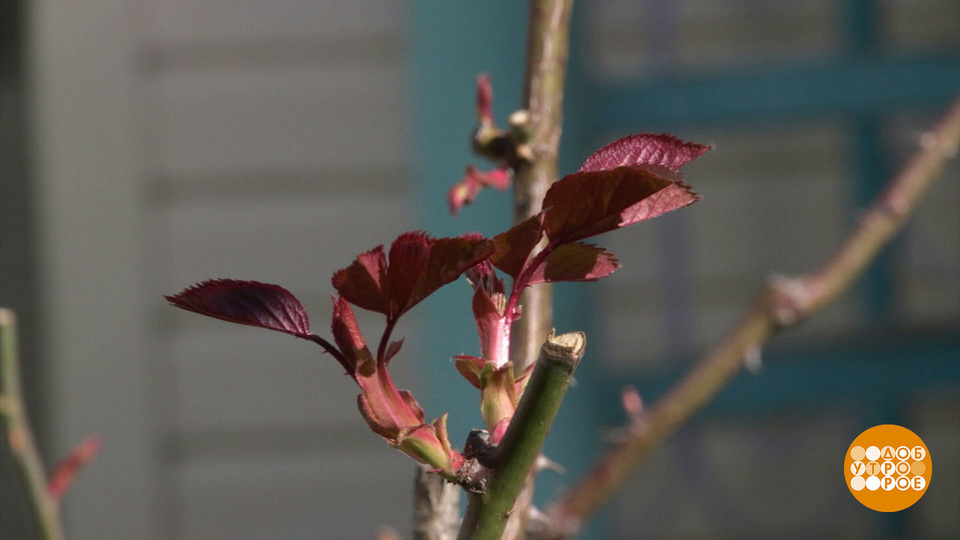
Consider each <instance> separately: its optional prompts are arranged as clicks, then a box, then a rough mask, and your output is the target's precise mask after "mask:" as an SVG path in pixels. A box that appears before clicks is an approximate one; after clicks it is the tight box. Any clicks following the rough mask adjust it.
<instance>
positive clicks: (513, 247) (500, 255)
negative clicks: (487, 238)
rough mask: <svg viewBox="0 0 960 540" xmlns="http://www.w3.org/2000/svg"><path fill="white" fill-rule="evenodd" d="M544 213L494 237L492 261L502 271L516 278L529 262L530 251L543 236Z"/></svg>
mask: <svg viewBox="0 0 960 540" xmlns="http://www.w3.org/2000/svg"><path fill="white" fill-rule="evenodd" d="M543 219H544V213H543V212H540V213H539V214H537V215H535V216H533V217H531V218H529V219H526V220H524V221H523V222H521V223H518V224H516V225H514V226H513V227H511V228H510V229H508V230H506V231H504V232H502V233H500V234H498V235H496V236H494V237H493V247H494V250H493V255H491V256H490V261H491V262H492V263H493V264H494V265H495V266H496V267H497V268H499V269H500V270H501V271H503V272H504V273H506V274H507V275H509V276H511V277H513V278H514V279H516V277H517V275H519V274H520V270H522V269H523V264H524V263H525V262H527V258H528V257H529V256H530V252H531V251H533V248H535V247H536V246H537V243H538V242H540V239H541V238H542V237H543Z"/></svg>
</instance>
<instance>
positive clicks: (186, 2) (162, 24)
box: [147, 0, 403, 44]
mask: <svg viewBox="0 0 960 540" xmlns="http://www.w3.org/2000/svg"><path fill="white" fill-rule="evenodd" d="M148 11H149V13H150V16H149V20H148V25H147V27H148V29H149V30H148V36H149V38H150V39H152V40H154V41H156V42H159V43H161V44H177V43H182V42H184V41H187V42H216V41H244V42H247V41H261V40H276V39H290V38H304V37H306V38H312V37H316V36H334V37H363V36H370V35H378V34H390V33H400V25H399V24H398V21H399V20H400V19H402V16H403V2H401V1H400V0H370V1H364V2H342V1H337V0H275V1H271V2H263V1H258V0H153V1H152V2H150V5H149V7H148Z"/></svg>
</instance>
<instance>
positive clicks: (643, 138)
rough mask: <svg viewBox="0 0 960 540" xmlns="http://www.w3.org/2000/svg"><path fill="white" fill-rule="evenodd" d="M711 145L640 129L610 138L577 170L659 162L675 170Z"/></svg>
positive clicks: (607, 169) (605, 168)
mask: <svg viewBox="0 0 960 540" xmlns="http://www.w3.org/2000/svg"><path fill="white" fill-rule="evenodd" d="M711 148H713V147H712V146H709V145H703V144H696V143H688V142H683V141H682V140H680V139H678V138H676V137H674V136H672V135H666V134H656V135H655V134H651V133H641V134H639V135H630V136H629V137H624V138H622V139H620V140H617V141H614V142H612V143H610V144H608V145H607V146H604V147H603V148H601V149H600V150H597V151H596V152H594V154H593V155H592V156H590V157H589V158H587V161H586V162H584V164H583V166H582V167H580V171H579V172H593V171H609V170H610V169H615V168H617V167H634V166H643V165H659V166H661V167H666V168H667V169H670V170H672V171H677V170H679V169H680V167H682V166H683V165H685V164H687V163H689V162H690V161H693V160H694V159H696V158H698V157H700V156H701V155H703V154H704V153H705V152H707V151H708V150H710V149H711Z"/></svg>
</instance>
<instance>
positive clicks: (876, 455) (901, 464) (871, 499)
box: [843, 424, 933, 512]
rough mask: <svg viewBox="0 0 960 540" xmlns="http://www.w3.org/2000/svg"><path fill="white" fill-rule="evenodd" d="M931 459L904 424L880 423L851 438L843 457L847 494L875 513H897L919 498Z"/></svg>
mask: <svg viewBox="0 0 960 540" xmlns="http://www.w3.org/2000/svg"><path fill="white" fill-rule="evenodd" d="M932 472H933V462H932V461H931V460H930V451H929V450H927V445H926V444H924V443H923V440H921V439H920V437H918V436H917V434H916V433H914V432H912V431H910V430H909V429H907V428H905V427H900V426H896V425H893V424H884V425H881V426H875V427H872V428H870V429H868V430H866V431H864V432H863V433H861V434H860V436H858V437H857V438H856V439H854V441H853V444H851V445H850V448H849V449H848V450H847V455H846V457H845V458H844V460H843V475H844V478H846V480H847V487H848V488H850V493H853V496H854V497H856V498H857V500H858V501H860V503H861V504H863V505H864V506H866V507H867V508H870V509H872V510H876V511H878V512H899V511H900V510H903V509H904V508H908V507H910V506H911V505H913V503H915V502H917V501H919V500H920V497H923V494H924V493H925V492H926V491H927V487H928V486H929V485H930V474H931V473H932Z"/></svg>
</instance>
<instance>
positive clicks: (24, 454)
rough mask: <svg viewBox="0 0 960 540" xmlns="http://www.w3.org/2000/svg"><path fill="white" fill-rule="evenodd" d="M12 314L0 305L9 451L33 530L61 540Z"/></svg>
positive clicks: (1, 396)
mask: <svg viewBox="0 0 960 540" xmlns="http://www.w3.org/2000/svg"><path fill="white" fill-rule="evenodd" d="M16 325H17V320H16V316H15V315H14V313H13V312H12V311H10V310H8V309H3V308H0V416H2V417H3V421H4V435H5V436H6V437H7V441H8V443H9V445H10V453H11V455H12V457H13V462H14V465H15V467H16V469H17V473H18V475H19V476H20V481H21V482H22V483H23V487H24V489H25V490H26V499H27V506H28V509H29V512H30V517H31V519H32V521H33V525H34V529H35V531H36V533H37V534H38V535H39V538H41V539H43V540H61V539H62V538H63V529H62V527H61V525H60V505H59V503H58V501H57V499H55V498H54V497H53V496H52V495H51V494H50V493H49V492H48V491H47V475H46V472H45V471H44V468H43V462H42V460H41V458H40V451H39V450H38V449H37V445H36V442H35V440H34V437H33V431H32V429H31V428H30V420H29V418H28V417H27V411H26V407H25V404H24V401H23V394H22V391H21V388H20V358H19V352H18V346H17V327H16Z"/></svg>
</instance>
